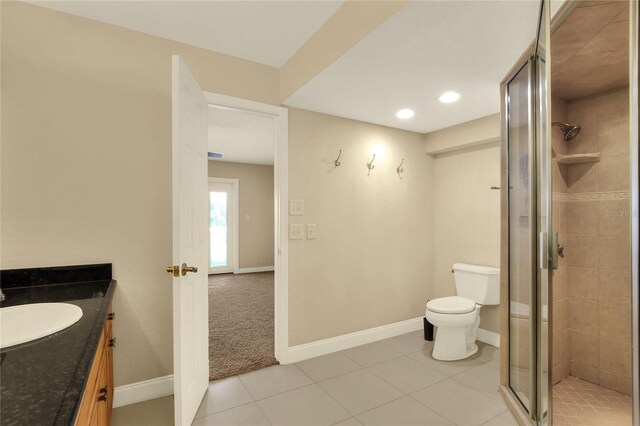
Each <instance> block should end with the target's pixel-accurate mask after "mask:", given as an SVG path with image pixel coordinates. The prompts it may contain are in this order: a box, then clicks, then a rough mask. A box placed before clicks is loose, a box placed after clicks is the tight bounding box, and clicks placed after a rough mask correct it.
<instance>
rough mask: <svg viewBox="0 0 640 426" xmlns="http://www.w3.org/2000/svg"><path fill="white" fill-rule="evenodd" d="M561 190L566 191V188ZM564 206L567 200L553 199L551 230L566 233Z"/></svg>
mask: <svg viewBox="0 0 640 426" xmlns="http://www.w3.org/2000/svg"><path fill="white" fill-rule="evenodd" d="M562 192H566V190H565V191H562ZM566 207H567V202H565V201H555V200H554V201H553V215H552V219H553V230H554V231H555V232H557V233H558V234H565V233H566V231H565V229H566Z"/></svg>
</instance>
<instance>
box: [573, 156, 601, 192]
mask: <svg viewBox="0 0 640 426" xmlns="http://www.w3.org/2000/svg"><path fill="white" fill-rule="evenodd" d="M567 169H568V173H567V176H568V178H567V191H568V192H570V193H576V192H596V191H597V190H598V163H584V164H573V165H571V167H567Z"/></svg>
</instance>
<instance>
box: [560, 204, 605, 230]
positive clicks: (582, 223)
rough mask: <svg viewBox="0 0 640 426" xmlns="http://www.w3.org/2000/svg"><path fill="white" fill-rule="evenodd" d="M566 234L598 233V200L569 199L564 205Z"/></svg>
mask: <svg viewBox="0 0 640 426" xmlns="http://www.w3.org/2000/svg"><path fill="white" fill-rule="evenodd" d="M565 215H566V218H565V232H566V233H567V234H582V235H597V234H598V202H597V201H571V202H568V203H567V204H566V206H565Z"/></svg>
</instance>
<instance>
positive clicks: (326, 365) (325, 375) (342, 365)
mask: <svg viewBox="0 0 640 426" xmlns="http://www.w3.org/2000/svg"><path fill="white" fill-rule="evenodd" d="M295 365H296V366H297V367H298V368H299V369H300V370H302V371H303V372H304V374H306V375H307V376H309V377H310V378H311V380H314V381H316V382H320V381H322V380H327V379H330V378H332V377H336V376H340V375H341V374H345V373H349V372H351V371H355V370H359V369H360V368H362V366H361V365H360V364H358V363H357V362H355V361H353V360H352V359H351V358H349V357H347V356H345V355H343V354H341V353H340V352H336V353H332V354H329V355H324V356H319V357H317V358H311V359H307V360H305V361H301V362H298V363H296V364H295Z"/></svg>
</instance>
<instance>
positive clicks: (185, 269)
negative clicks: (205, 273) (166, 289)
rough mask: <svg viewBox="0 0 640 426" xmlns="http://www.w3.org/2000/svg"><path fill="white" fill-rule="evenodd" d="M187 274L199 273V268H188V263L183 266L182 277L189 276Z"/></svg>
mask: <svg viewBox="0 0 640 426" xmlns="http://www.w3.org/2000/svg"><path fill="white" fill-rule="evenodd" d="M187 272H193V273H196V272H198V268H197V267H195V266H187V264H186V263H183V264H182V276H185V275H187Z"/></svg>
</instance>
